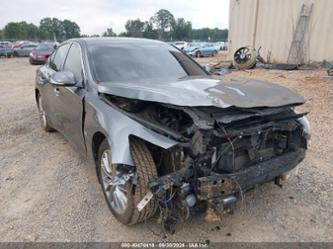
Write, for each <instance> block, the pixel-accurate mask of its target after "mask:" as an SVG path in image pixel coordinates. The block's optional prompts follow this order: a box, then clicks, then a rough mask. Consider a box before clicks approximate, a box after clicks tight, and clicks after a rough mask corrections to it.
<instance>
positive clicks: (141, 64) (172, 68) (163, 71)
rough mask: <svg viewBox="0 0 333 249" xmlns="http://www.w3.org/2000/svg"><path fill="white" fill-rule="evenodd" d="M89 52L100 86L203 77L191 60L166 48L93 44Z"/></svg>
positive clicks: (159, 46) (203, 73) (147, 45)
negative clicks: (103, 84) (195, 76)
mask: <svg viewBox="0 0 333 249" xmlns="http://www.w3.org/2000/svg"><path fill="white" fill-rule="evenodd" d="M88 50H89V54H90V58H91V60H90V62H91V64H92V68H93V72H94V76H95V80H96V81H99V82H108V81H110V82H133V81H142V80H149V79H150V80H151V79H173V80H175V79H179V78H183V77H186V76H190V75H206V72H205V71H204V70H203V69H202V68H201V67H200V66H198V65H197V64H196V63H195V62H193V61H192V60H191V59H190V58H188V57H187V56H186V55H184V54H183V53H182V52H180V51H178V50H177V49H175V48H174V47H172V46H170V45H167V44H160V43H157V44H156V43H147V44H141V43H140V44H136V43H132V44H96V45H90V46H89V48H88Z"/></svg>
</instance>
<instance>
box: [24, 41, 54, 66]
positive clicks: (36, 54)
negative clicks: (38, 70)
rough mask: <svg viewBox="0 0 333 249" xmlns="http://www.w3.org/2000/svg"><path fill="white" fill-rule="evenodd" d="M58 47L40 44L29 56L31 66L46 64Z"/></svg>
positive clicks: (52, 44)
mask: <svg viewBox="0 0 333 249" xmlns="http://www.w3.org/2000/svg"><path fill="white" fill-rule="evenodd" d="M56 47H57V45H56V44H55V43H40V44H39V45H38V46H37V47H36V48H35V49H33V50H32V51H31V53H30V54H29V62H30V64H32V65H34V64H44V63H45V62H46V60H47V59H48V58H49V56H50V55H51V54H52V52H53V50H54V49H55V48H56Z"/></svg>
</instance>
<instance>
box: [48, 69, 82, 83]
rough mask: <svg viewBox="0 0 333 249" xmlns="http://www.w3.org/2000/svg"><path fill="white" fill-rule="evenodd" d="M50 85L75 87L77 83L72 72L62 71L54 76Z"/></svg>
mask: <svg viewBox="0 0 333 249" xmlns="http://www.w3.org/2000/svg"><path fill="white" fill-rule="evenodd" d="M50 83H51V84H54V85H58V86H74V85H75V84H76V81H75V76H74V74H73V73H72V72H69V71H61V72H56V73H54V74H52V76H51V79H50Z"/></svg>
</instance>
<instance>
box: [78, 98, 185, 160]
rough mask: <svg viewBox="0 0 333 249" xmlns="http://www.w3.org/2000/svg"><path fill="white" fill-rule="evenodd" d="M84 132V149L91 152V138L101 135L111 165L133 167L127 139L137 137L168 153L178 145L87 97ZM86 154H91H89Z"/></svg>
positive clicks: (102, 103) (102, 102)
mask: <svg viewBox="0 0 333 249" xmlns="http://www.w3.org/2000/svg"><path fill="white" fill-rule="evenodd" d="M85 100H86V115H85V125H84V130H85V134H86V135H87V137H86V141H87V148H88V150H91V148H92V139H93V135H94V134H95V133H96V132H102V133H103V134H104V135H105V136H106V137H107V140H108V143H109V145H110V147H111V153H112V163H115V164H127V165H133V166H134V163H133V159H132V156H131V151H130V142H129V137H130V136H131V135H132V136H136V137H139V138H141V139H143V140H145V141H147V142H150V143H152V144H155V145H156V146H159V147H161V148H164V149H168V148H170V147H172V146H174V145H176V144H177V143H178V142H177V141H175V140H172V139H169V138H167V137H165V136H163V135H161V134H159V133H156V132H154V131H153V130H150V129H148V128H147V127H145V126H143V125H142V124H140V123H138V122H137V121H135V120H133V119H131V118H130V117H128V116H127V115H125V114H124V113H122V112H120V111H119V110H117V109H116V108H114V107H112V106H110V105H108V104H107V103H105V102H104V101H102V100H100V99H98V100H96V98H94V97H92V98H90V97H89V96H87V97H86V98H85ZM88 154H92V152H91V151H90V153H89V152H88Z"/></svg>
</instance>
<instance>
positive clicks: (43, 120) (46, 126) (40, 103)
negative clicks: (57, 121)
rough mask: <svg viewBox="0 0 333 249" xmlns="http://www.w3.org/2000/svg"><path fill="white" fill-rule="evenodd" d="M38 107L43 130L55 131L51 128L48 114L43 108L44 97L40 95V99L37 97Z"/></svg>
mask: <svg viewBox="0 0 333 249" xmlns="http://www.w3.org/2000/svg"><path fill="white" fill-rule="evenodd" d="M37 107H38V116H39V121H40V123H41V126H42V128H43V130H44V131H46V132H51V131H54V129H53V128H52V127H51V125H50V123H49V121H48V119H47V115H46V112H45V110H44V107H43V100H42V96H41V95H40V94H38V97H37Z"/></svg>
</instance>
